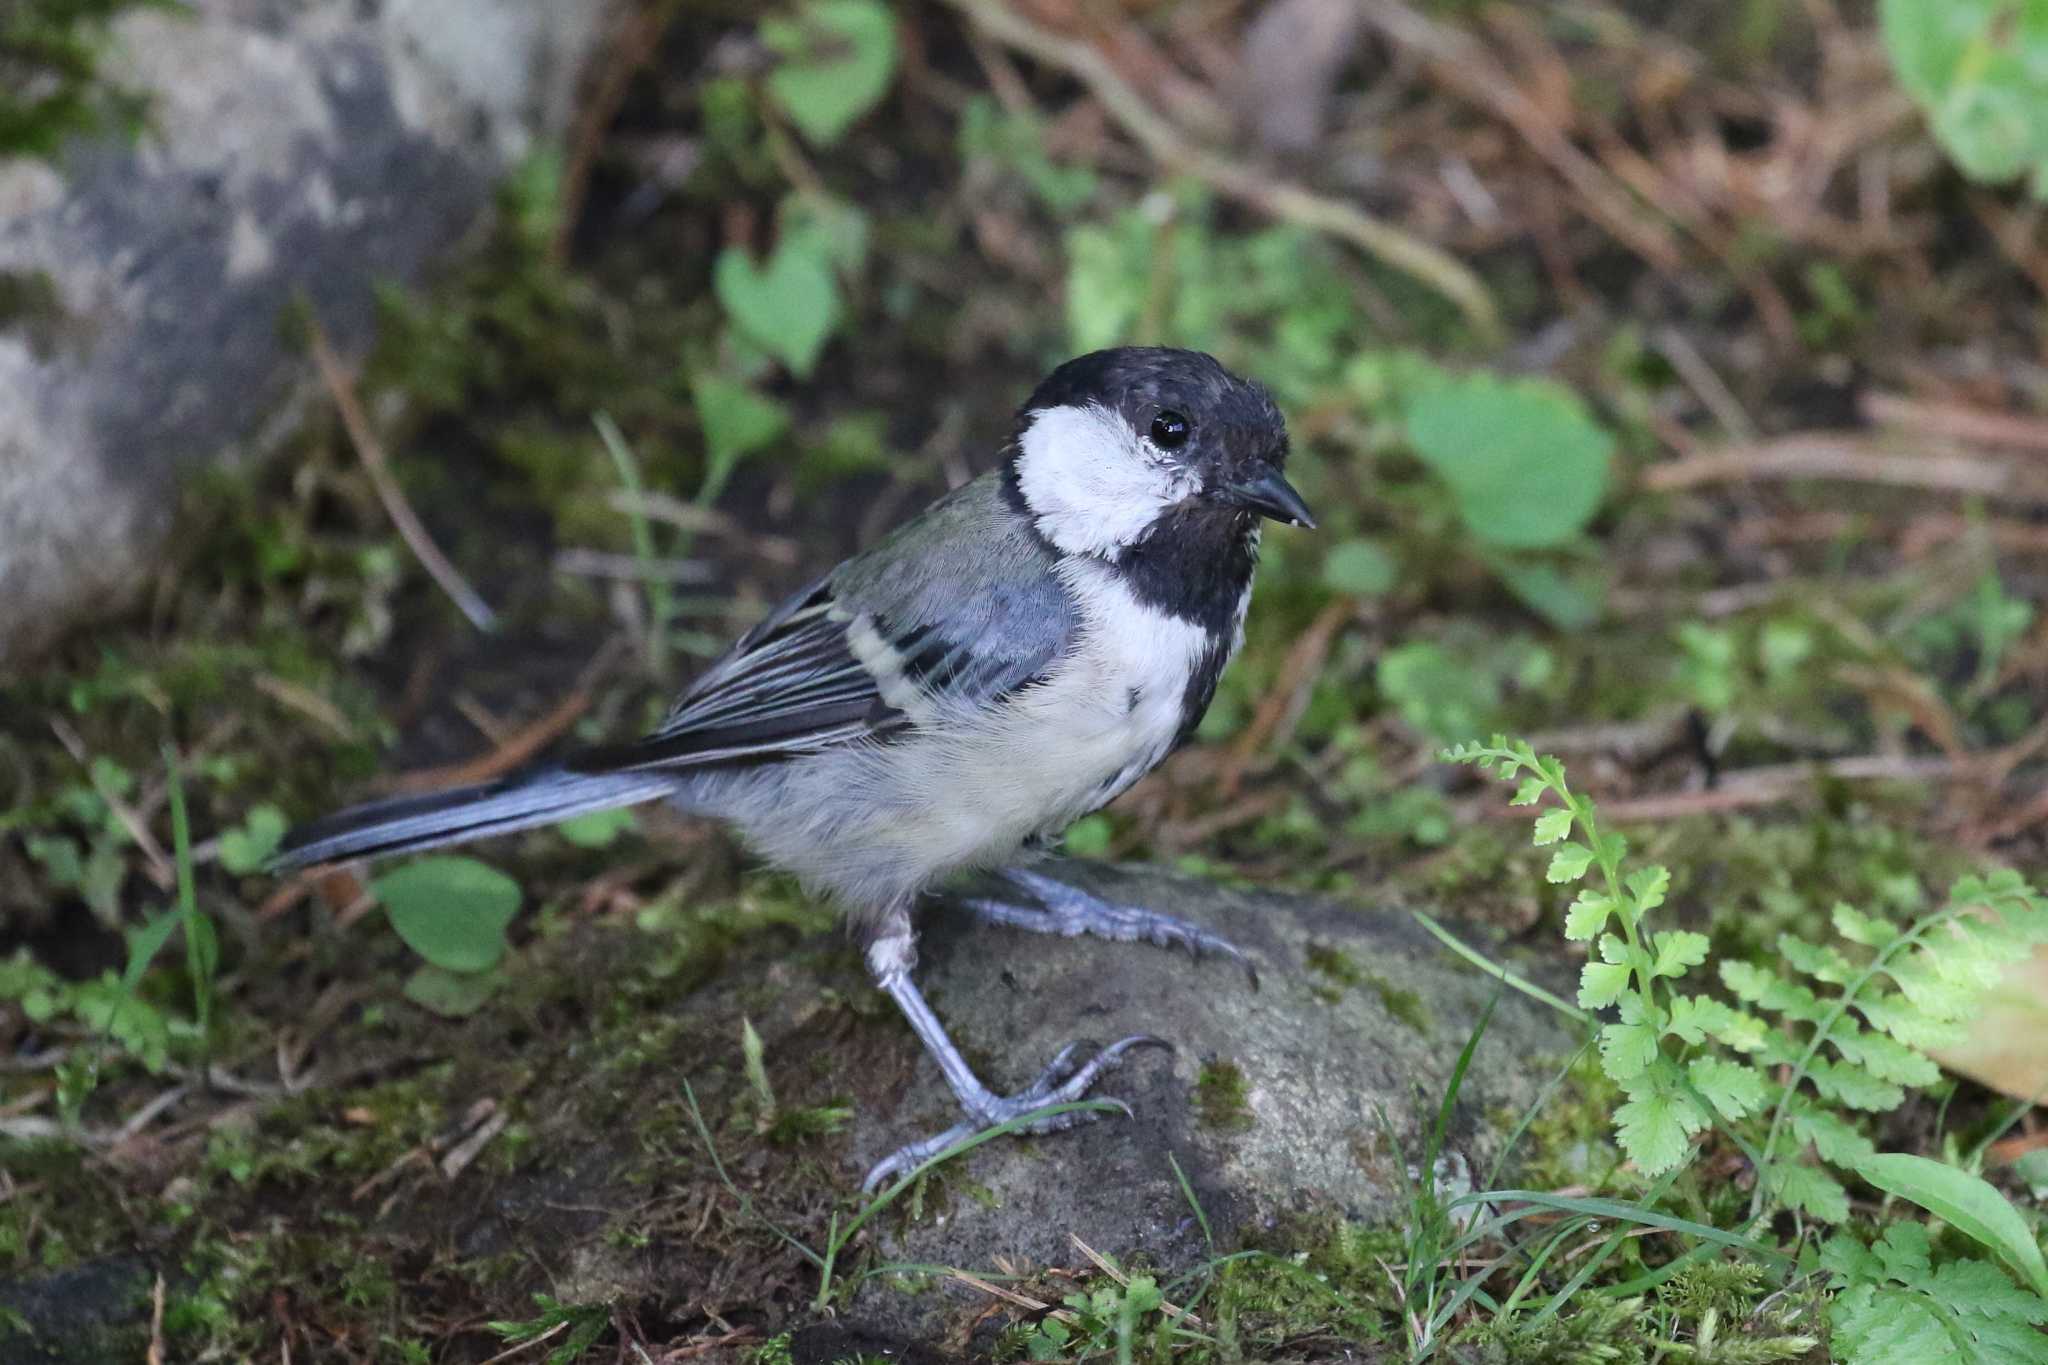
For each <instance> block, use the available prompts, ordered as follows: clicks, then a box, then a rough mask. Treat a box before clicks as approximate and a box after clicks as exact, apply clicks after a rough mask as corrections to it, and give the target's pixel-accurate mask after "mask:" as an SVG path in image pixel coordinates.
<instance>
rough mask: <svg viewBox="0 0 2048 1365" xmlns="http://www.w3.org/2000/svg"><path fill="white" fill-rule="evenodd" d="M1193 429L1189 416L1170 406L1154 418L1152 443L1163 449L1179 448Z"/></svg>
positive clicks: (1186, 440)
mask: <svg viewBox="0 0 2048 1365" xmlns="http://www.w3.org/2000/svg"><path fill="white" fill-rule="evenodd" d="M1193 430H1194V428H1193V427H1192V426H1190V425H1189V424H1188V419H1187V418H1185V417H1183V416H1181V415H1180V414H1179V413H1177V412H1175V411H1173V410H1172V409H1171V408H1169V409H1167V410H1166V411H1164V412H1162V413H1160V414H1159V415H1158V416H1157V417H1154V418H1153V419H1152V444H1153V445H1155V446H1158V447H1159V448H1160V449H1161V450H1179V449H1180V448H1181V447H1182V446H1184V445H1186V444H1187V443H1188V435H1189V433H1190V432H1192V431H1193Z"/></svg>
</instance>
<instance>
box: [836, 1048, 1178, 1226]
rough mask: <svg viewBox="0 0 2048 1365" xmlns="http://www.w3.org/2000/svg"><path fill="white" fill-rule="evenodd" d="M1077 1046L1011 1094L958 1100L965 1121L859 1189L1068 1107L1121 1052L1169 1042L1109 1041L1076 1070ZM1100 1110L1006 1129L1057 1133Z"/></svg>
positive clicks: (883, 1167)
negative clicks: (993, 1131)
mask: <svg viewBox="0 0 2048 1365" xmlns="http://www.w3.org/2000/svg"><path fill="white" fill-rule="evenodd" d="M1082 1046H1083V1044H1081V1043H1078V1042H1076V1043H1068V1044H1067V1045H1066V1046H1065V1047H1063V1048H1061V1049H1060V1050H1059V1054H1058V1055H1057V1056H1055V1057H1054V1058H1053V1059H1052V1061H1051V1062H1049V1063H1047V1064H1046V1068H1045V1070H1043V1071H1041V1072H1040V1073H1039V1074H1038V1079H1037V1080H1035V1081H1033V1082H1032V1083H1031V1084H1030V1085H1029V1086H1027V1087H1025V1088H1024V1089H1023V1090H1020V1091H1018V1092H1017V1093H1016V1094H1014V1095H998V1094H996V1093H994V1092H993V1091H990V1090H987V1089H983V1090H981V1092H980V1093H979V1094H976V1095H972V1096H969V1095H963V1096H961V1103H962V1106H963V1107H964V1108H965V1109H966V1110H967V1117H966V1118H965V1119H964V1120H962V1121H961V1122H959V1123H956V1124H954V1125H953V1126H952V1127H951V1128H948V1129H946V1130H945V1131H944V1132H943V1133H938V1134H935V1135H934V1136H932V1137H928V1138H925V1139H924V1140H922V1141H920V1142H912V1143H907V1144H905V1145H904V1146H902V1147H899V1148H897V1149H896V1150H895V1151H893V1152H891V1153H890V1154H889V1155H888V1156H885V1157H883V1158H882V1159H881V1160H880V1161H878V1162H876V1163H875V1166H874V1168H873V1169H872V1170H870V1171H869V1172H868V1174H867V1179H865V1180H863V1181H861V1186H860V1187H861V1189H862V1190H863V1191H865V1192H867V1193H870V1194H872V1193H873V1192H874V1191H875V1190H877V1189H880V1188H881V1187H882V1186H883V1185H884V1184H886V1183H888V1182H889V1181H890V1180H893V1179H895V1178H896V1177H897V1176H900V1175H902V1174H904V1173H905V1172H907V1171H913V1170H915V1169H917V1168H918V1167H919V1166H921V1165H923V1164H924V1163H925V1162H927V1161H929V1160H931V1159H932V1158H933V1157H935V1156H937V1155H938V1154H939V1153H940V1152H943V1151H945V1150H946V1149H947V1148H948V1147H951V1146H952V1145H953V1144H954V1143H956V1142H960V1141H962V1140H964V1139H966V1138H970V1137H973V1136H974V1135H975V1134H976V1133H979V1132H981V1131H983V1130H984V1129H987V1128H992V1127H994V1126H996V1125H997V1124H1001V1123H1008V1122H1010V1121H1011V1120H1013V1119H1019V1118H1022V1117H1024V1116H1025V1115H1027V1114H1029V1113H1031V1112H1033V1111H1034V1110H1038V1109H1045V1108H1048V1107H1050V1106H1053V1105H1059V1104H1072V1103H1073V1102H1075V1101H1076V1100H1080V1099H1082V1098H1084V1097H1086V1095H1087V1094H1088V1091H1089V1088H1090V1087H1092V1086H1093V1085H1094V1084H1095V1082H1096V1081H1097V1080H1099V1079H1101V1077H1102V1075H1103V1074H1104V1073H1105V1072H1107V1071H1109V1070H1111V1069H1112V1068H1114V1067H1115V1066H1117V1065H1118V1064H1119V1063H1120V1062H1122V1061H1123V1059H1124V1054H1125V1053H1127V1052H1129V1051H1130V1050H1131V1049H1133V1048H1138V1047H1167V1046H1169V1044H1167V1043H1165V1042H1163V1041H1161V1040H1160V1039H1158V1038H1153V1037H1150V1036H1148V1035H1146V1034H1142V1033H1139V1034H1133V1035H1132V1036H1131V1037H1129V1038H1122V1039H1119V1040H1118V1041H1116V1042H1114V1043H1111V1044H1110V1045H1109V1046H1108V1047H1106V1048H1104V1049H1102V1051H1100V1052H1098V1053H1096V1054H1095V1055H1094V1056H1093V1057H1091V1058H1089V1059H1088V1061H1087V1063H1086V1064H1084V1065H1082V1066H1080V1067H1078V1068H1077V1067H1076V1066H1075V1065H1074V1054H1075V1053H1076V1052H1079V1051H1080V1050H1081V1048H1082ZM1105 1103H1107V1104H1108V1105H1110V1106H1111V1107H1112V1108H1113V1109H1115V1110H1116V1111H1119V1112H1121V1113H1122V1114H1123V1115H1124V1117H1125V1118H1129V1117H1130V1114H1131V1108H1130V1106H1129V1105H1127V1104H1125V1103H1124V1102H1123V1101H1122V1100H1118V1099H1109V1100H1105ZM1102 1112H1103V1111H1101V1110H1098V1109H1069V1110H1065V1111H1063V1112H1061V1113H1058V1114H1047V1115H1045V1116H1044V1117H1043V1118H1038V1119H1033V1120H1032V1121H1031V1122H1029V1123H1024V1124H1020V1125H1018V1126H1017V1127H1016V1128H1014V1129H1012V1130H1011V1131H1012V1132H1014V1133H1019V1134H1023V1133H1057V1132H1059V1131H1060V1130H1061V1129H1064V1128H1072V1127H1074V1126H1075V1125H1077V1124H1082V1123H1089V1122H1092V1121H1093V1120H1095V1119H1098V1118H1100V1117H1101V1116H1102Z"/></svg>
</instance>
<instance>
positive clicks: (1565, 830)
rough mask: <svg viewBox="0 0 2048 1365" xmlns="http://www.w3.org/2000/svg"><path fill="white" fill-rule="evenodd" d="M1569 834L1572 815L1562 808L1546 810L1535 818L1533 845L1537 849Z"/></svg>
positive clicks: (1533, 780)
mask: <svg viewBox="0 0 2048 1365" xmlns="http://www.w3.org/2000/svg"><path fill="white" fill-rule="evenodd" d="M1529 780H1530V781H1531V782H1539V783H1540V782H1541V781H1542V779H1541V778H1536V777H1532V778H1530V779H1529ZM1571 832H1572V813H1571V811H1570V810H1569V809H1568V808H1566V807H1564V806H1558V807H1556V808H1554V809H1552V810H1547V811H1545V812H1543V814H1541V815H1539V816H1537V817H1536V835H1535V844H1536V846H1537V847H1538V848H1541V847H1542V846H1543V845H1545V844H1554V843H1556V842H1557V841H1558V840H1560V839H1563V838H1566V837H1568V836H1569V835H1570V834H1571ZM1589 853H1590V850H1589ZM1551 880H1552V881H1556V880H1557V878H1555V877H1552V878H1551Z"/></svg>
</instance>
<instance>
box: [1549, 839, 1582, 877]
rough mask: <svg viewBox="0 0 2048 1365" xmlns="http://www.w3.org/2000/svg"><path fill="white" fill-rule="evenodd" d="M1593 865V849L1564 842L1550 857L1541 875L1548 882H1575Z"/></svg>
mask: <svg viewBox="0 0 2048 1365" xmlns="http://www.w3.org/2000/svg"><path fill="white" fill-rule="evenodd" d="M1592 865H1593V850H1592V849H1590V848H1587V847H1586V846H1585V845H1584V844H1577V843H1573V844H1566V845H1565V846H1564V847H1563V848H1560V849H1559V850H1558V851H1557V852H1556V853H1554V854H1552V855H1551V857H1550V866H1549V867H1547V868H1545V869H1544V872H1543V877H1544V880H1545V881H1550V882H1575V881H1577V880H1578V879H1579V878H1581V877H1583V876H1585V875H1586V869H1587V868H1589V867H1591V866H1592Z"/></svg>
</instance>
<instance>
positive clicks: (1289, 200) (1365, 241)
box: [946, 0, 1500, 340]
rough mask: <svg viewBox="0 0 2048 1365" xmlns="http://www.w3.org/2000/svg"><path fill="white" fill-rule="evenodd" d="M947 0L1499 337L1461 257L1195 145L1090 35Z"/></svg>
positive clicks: (1193, 161) (1153, 137)
mask: <svg viewBox="0 0 2048 1365" xmlns="http://www.w3.org/2000/svg"><path fill="white" fill-rule="evenodd" d="M946 3H948V4H950V5H952V6H953V8H955V9H957V10H959V11H960V12H961V13H963V14H965V15H966V16H967V17H968V18H969V19H970V20H972V21H973V22H974V23H975V24H977V25H979V26H980V28H981V29H982V30H983V31H984V32H985V33H987V34H988V35H989V36H990V37H992V38H994V39H996V40H997V41H998V42H1001V43H1005V44H1007V45H1009V46H1010V47H1014V48H1016V49H1017V50H1018V51H1019V52H1023V53H1025V54H1026V55H1028V56H1030V57H1033V58H1035V59H1036V60H1038V61H1041V62H1044V63H1045V64H1046V65H1048V66H1052V67H1056V68H1058V69H1059V70H1061V71H1064V72H1066V73H1067V74H1068V75H1070V76H1072V77H1073V78H1074V79H1076V80H1078V81H1080V82H1081V84H1083V85H1085V86H1087V87H1088V90H1089V93H1090V94H1092V95H1094V96H1095V98H1096V100H1097V101H1098V102H1100V103H1101V105H1102V107H1103V108H1104V109H1106V110H1107V111H1108V112H1109V116H1110V117H1111V118H1113V119H1115V120H1116V121H1117V122H1118V123H1119V124H1121V125H1122V126H1123V129H1124V131H1125V132H1127V133H1129V134H1130V135H1131V136H1132V137H1134V138H1136V139H1137V140H1138V142H1139V143H1140V144H1142V145H1143V146H1144V148H1145V150H1146V152H1147V153H1148V154H1150V155H1151V157H1152V159H1153V160H1154V161H1157V162H1160V163H1161V164H1163V165H1167V166H1171V167H1174V168H1176V169H1178V170H1182V171H1185V172H1187V173H1188V174H1190V175H1193V176H1195V177H1196V178H1197V179H1200V180H1204V181H1207V182H1208V183H1209V185H1210V186H1211V187H1213V188H1214V189H1216V190H1217V191H1219V192H1221V193H1223V194H1226V195H1228V196H1230V197H1231V198H1233V199H1237V200H1240V201H1242V202H1244V203H1247V204H1250V205H1252V206H1253V207H1254V208H1257V209H1259V210H1261V211H1262V212H1265V213H1268V214H1271V215H1272V216H1273V217H1275V218H1281V219H1284V220H1286V221H1288V222H1290V223H1296V224H1299V225H1300V226H1303V227H1307V228H1313V229H1314V230H1316V231H1318V232H1327V233H1329V234H1330V235H1331V236H1333V237H1340V238H1342V239H1344V240H1345V241H1348V242H1350V243H1351V244H1352V245H1353V246H1356V247H1358V248H1359V249H1360V250H1362V251H1364V252H1365V253H1366V254H1367V255H1370V256H1376V257H1378V258H1379V259H1380V260H1382V261H1384V262H1385V263H1386V264H1388V265H1390V266H1392V267H1393V268H1394V269H1396V270H1399V271H1401V272H1402V273H1403V274H1406V275H1410V276H1413V277H1414V278H1415V279H1417V280H1420V281H1421V282H1422V283H1424V284H1426V285H1428V286H1429V287H1430V288H1432V289H1434V290H1436V291H1437V292H1438V293H1440V294H1442V295H1443V296H1444V297H1446V298H1448V299H1450V300H1451V301H1452V302H1453V303H1455V304H1457V305H1458V307H1459V308H1461V309H1463V310H1464V313H1465V316H1466V317H1467V318H1468V319H1469V320H1470V321H1471V323H1472V325H1473V326H1474V327H1475V328H1477V329H1478V330H1479V331H1480V332H1481V333H1482V334H1484V335H1485V336H1486V337H1487V338H1488V339H1489V340H1492V339H1496V338H1498V337H1499V335H1500V315H1499V314H1498V313H1497V312H1496V311H1495V309H1494V306H1493V297H1492V295H1491V294H1490V293H1489V292H1488V291H1487V288H1486V285H1485V284H1484V283H1482V282H1481V281H1480V279H1479V277H1478V276H1477V275H1475V274H1473V273H1472V272H1471V271H1470V270H1468V269H1466V268H1465V266H1464V265H1463V264H1461V263H1460V262H1458V261H1457V260H1455V259H1454V258H1452V257H1451V256H1449V255H1447V254H1446V253H1444V252H1442V251H1439V250H1438V249H1437V248H1436V247H1434V246H1432V245H1430V244H1429V243H1428V242H1425V241H1423V240H1422V239H1420V238H1418V237H1413V236H1410V235H1409V234H1408V233H1406V232H1403V231H1402V230H1401V229H1399V228H1397V227H1395V226H1393V225H1392V224H1390V223H1386V222H1383V221H1382V220H1380V219H1378V218H1375V217H1373V216H1372V215H1371V214H1369V213H1367V212H1365V211H1364V210H1363V209H1361V208H1359V207H1357V206H1356V205H1355V204H1349V203H1345V202H1344V201H1342V200H1338V199H1326V198H1324V197H1323V196H1321V195H1319V194H1316V193H1314V192H1313V191H1310V190H1308V189H1304V188H1303V187H1302V186H1300V185H1297V184H1292V183H1290V182H1287V181H1284V180H1277V179H1274V178H1273V177H1271V176H1269V175H1267V174H1266V173H1265V172H1263V171H1261V170H1258V169H1256V168H1254V167H1252V166H1250V165H1247V164H1245V163H1243V162H1240V161H1235V160H1233V159H1231V158H1230V157H1228V156H1226V155H1224V154H1223V153H1221V152H1218V151H1214V150H1211V149H1210V148H1207V147H1203V146H1199V145H1197V144H1196V143H1195V142H1194V141H1193V140H1192V139H1191V138H1190V137H1189V136H1188V135H1187V134H1186V133H1184V132H1182V131H1181V129H1180V128H1179V127H1178V126H1176V125H1175V124H1173V123H1171V122H1170V121H1168V120H1167V119H1166V118H1165V117H1163V116H1162V115H1160V114H1159V113H1157V112H1156V111H1154V110H1153V108H1152V107H1151V105H1149V104H1147V103H1146V102H1145V99H1144V97H1143V96H1141V95H1140V94H1139V93H1138V92H1137V91H1136V90H1134V89H1132V88H1131V86H1130V85H1129V84H1128V83H1127V82H1125V80H1124V78H1123V76H1122V75H1121V74H1119V73H1118V72H1117V70H1116V68H1115V67H1114V66H1112V65H1111V64H1110V62H1109V60H1108V59H1107V58H1106V57H1104V56H1103V55H1102V53H1101V52H1100V51H1098V50H1097V49H1096V47H1095V46H1094V45H1093V44H1091V43H1087V42H1083V41H1081V40H1079V39H1075V38H1068V37H1065V36H1063V35H1061V34H1057V33H1053V32H1050V31H1049V30H1047V29H1044V28H1041V27H1039V26H1038V25H1037V24H1035V23H1033V22H1032V21H1031V20H1029V19H1027V18H1025V17H1024V16H1023V15H1021V14H1018V13H1016V12H1015V11H1014V10H1011V9H1010V8H1008V7H1007V6H1006V5H1004V4H1003V3H1002V2H1001V0H946Z"/></svg>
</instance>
